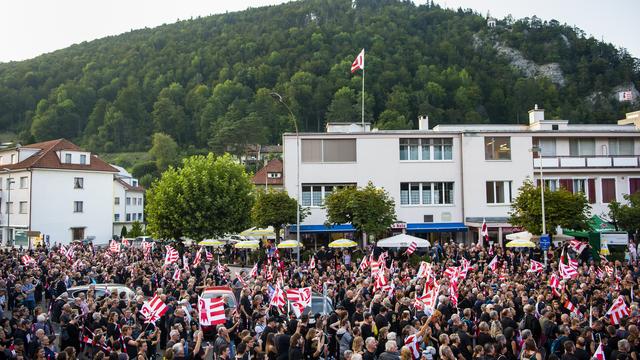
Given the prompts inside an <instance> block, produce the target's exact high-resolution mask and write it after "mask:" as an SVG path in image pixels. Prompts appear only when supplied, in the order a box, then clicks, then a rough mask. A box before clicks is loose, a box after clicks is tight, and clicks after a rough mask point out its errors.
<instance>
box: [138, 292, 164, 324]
mask: <svg viewBox="0 0 640 360" xmlns="http://www.w3.org/2000/svg"><path fill="white" fill-rule="evenodd" d="M167 310H168V307H167V304H165V303H164V301H162V300H161V299H160V297H159V296H158V294H156V295H154V296H153V298H151V300H149V301H148V302H145V303H144V304H142V308H141V309H140V313H141V314H142V316H143V317H144V319H145V320H146V322H148V323H150V322H156V321H158V320H159V319H160V317H161V316H162V315H164V313H166V312H167Z"/></svg>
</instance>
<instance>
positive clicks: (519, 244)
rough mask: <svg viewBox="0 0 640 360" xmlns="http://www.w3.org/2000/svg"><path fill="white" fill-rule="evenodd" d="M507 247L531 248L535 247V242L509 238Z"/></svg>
mask: <svg viewBox="0 0 640 360" xmlns="http://www.w3.org/2000/svg"><path fill="white" fill-rule="evenodd" d="M505 246H506V247H508V248H533V247H536V244H534V243H532V242H531V241H530V240H522V239H520V240H511V241H509V242H508V243H507V244H506V245H505Z"/></svg>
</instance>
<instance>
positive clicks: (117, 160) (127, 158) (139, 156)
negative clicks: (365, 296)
mask: <svg viewBox="0 0 640 360" xmlns="http://www.w3.org/2000/svg"><path fill="white" fill-rule="evenodd" d="M99 156H100V158H101V159H102V160H104V161H106V162H108V163H109V164H114V165H118V166H122V167H123V168H125V169H127V170H129V171H130V170H131V168H132V167H133V165H135V164H138V163H141V162H145V161H149V160H151V157H150V156H149V154H148V153H147V152H144V151H139V152H119V153H104V154H100V155H99Z"/></svg>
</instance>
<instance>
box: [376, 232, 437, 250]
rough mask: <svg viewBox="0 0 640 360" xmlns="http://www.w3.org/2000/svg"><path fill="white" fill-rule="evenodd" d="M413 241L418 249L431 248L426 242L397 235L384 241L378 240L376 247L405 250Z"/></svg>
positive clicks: (417, 238)
mask: <svg viewBox="0 0 640 360" xmlns="http://www.w3.org/2000/svg"><path fill="white" fill-rule="evenodd" d="M414 241H415V243H416V246H417V247H420V248H422V247H429V246H431V243H429V241H428V240H425V239H421V238H419V237H415V236H411V235H407V234H398V235H395V236H392V237H388V238H386V239H382V240H378V243H377V244H376V245H377V246H378V247H388V248H406V247H409V246H410V245H411V244H412V243H413V242H414Z"/></svg>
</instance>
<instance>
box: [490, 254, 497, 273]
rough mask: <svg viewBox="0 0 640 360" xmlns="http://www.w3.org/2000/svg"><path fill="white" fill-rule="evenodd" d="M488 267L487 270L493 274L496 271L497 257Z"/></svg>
mask: <svg viewBox="0 0 640 360" xmlns="http://www.w3.org/2000/svg"><path fill="white" fill-rule="evenodd" d="M488 266H489V269H491V271H493V272H495V271H496V269H497V268H498V255H496V256H494V257H493V260H491V262H490V263H489V265H488Z"/></svg>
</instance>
